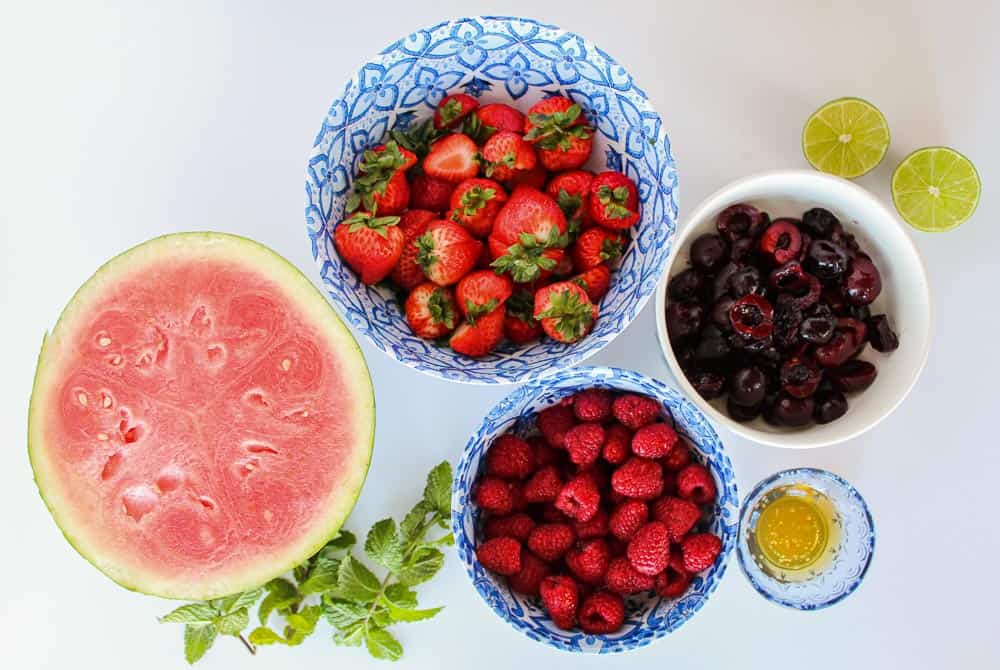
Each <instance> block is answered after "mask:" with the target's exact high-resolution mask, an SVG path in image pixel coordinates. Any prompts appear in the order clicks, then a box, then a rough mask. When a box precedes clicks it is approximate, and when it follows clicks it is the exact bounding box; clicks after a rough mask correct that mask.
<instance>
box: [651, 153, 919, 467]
mask: <svg viewBox="0 0 1000 670" xmlns="http://www.w3.org/2000/svg"><path fill="white" fill-rule="evenodd" d="M740 202H745V203H749V204H751V205H754V206H756V207H759V208H760V209H762V210H765V211H767V212H768V213H769V214H770V215H771V217H772V218H777V217H781V216H790V217H795V218H799V217H801V216H802V213H803V212H805V211H806V210H808V209H810V208H812V207H824V208H826V209H828V210H830V211H831V212H833V213H834V214H835V215H836V216H837V218H839V219H840V221H841V223H843V224H844V227H845V228H846V229H847V231H848V232H850V233H851V234H853V235H855V236H856V237H857V238H858V242H859V243H860V245H861V248H862V249H864V250H865V251H866V252H868V254H869V255H870V256H871V257H872V260H874V261H875V264H876V265H877V266H878V269H879V272H880V274H881V276H882V294H881V295H880V296H879V297H878V298H877V299H876V300H875V302H874V303H873V304H872V305H871V311H872V314H881V313H885V314H888V315H889V320H890V322H891V323H892V324H893V327H894V328H895V330H896V332H897V333H898V334H899V349H897V350H896V351H894V352H892V353H891V354H880V353H878V352H877V351H874V350H873V349H872V348H871V347H866V348H865V350H864V351H863V352H862V354H861V359H862V360H867V361H870V362H872V363H874V364H875V366H876V367H877V368H878V377H877V378H876V379H875V383H874V384H873V385H872V386H871V388H869V389H868V390H866V391H864V392H863V393H857V394H852V395H850V396H849V397H848V402H849V404H850V406H849V408H848V410H847V414H845V415H844V416H842V417H841V418H839V419H837V420H836V421H833V422H831V423H827V424H823V425H817V424H813V425H809V426H804V427H802V428H783V427H776V426H771V425H769V424H768V423H767V422H765V421H764V420H763V419H761V418H757V419H755V420H753V421H750V422H748V423H739V422H737V421H734V420H732V419H730V418H729V415H728V414H727V413H726V409H725V406H726V402H725V398H724V397H723V398H720V399H716V400H711V401H709V400H705V399H704V398H702V397H701V396H700V395H699V394H698V392H697V391H695V390H694V387H692V386H691V384H690V383H689V382H688V380H687V377H686V376H685V375H684V371H683V370H681V367H680V365H679V364H678V362H677V357H676V356H675V355H674V350H673V346H672V345H671V344H670V338H669V337H668V335H667V326H666V318H665V314H666V308H667V284H668V283H669V281H670V277H673V276H674V275H675V274H677V273H678V272H681V271H682V270H684V269H685V268H687V267H689V258H690V248H691V243H692V242H693V241H694V240H695V239H696V238H697V237H698V236H699V235H702V234H704V233H709V232H714V231H715V230H716V228H715V219H716V217H717V216H718V214H719V212H721V211H722V210H723V209H725V208H726V207H728V206H730V205H733V204H736V203H740ZM930 330H931V298H930V287H929V284H928V281H927V272H926V270H925V269H924V264H923V261H922V260H921V258H920V253H919V252H918V251H917V248H916V246H914V244H913V241H912V240H911V239H910V236H909V235H908V234H907V233H906V231H905V230H904V226H903V224H902V223H900V221H899V219H897V218H896V215H895V214H894V213H893V212H891V211H890V210H889V209H888V208H887V207H886V206H885V205H884V204H882V203H881V202H880V201H879V200H878V199H877V198H876V197H875V196H873V195H872V194H871V193H869V192H868V191H866V190H865V189H863V188H861V187H860V186H858V185H857V184H854V183H852V182H849V181H847V180H845V179H841V178H839V177H834V176H831V175H828V174H823V173H822V172H813V171H808V170H783V171H780V172H765V173H761V174H758V175H753V176H750V177H745V178H743V179H738V180H737V181H734V182H732V183H730V184H728V185H726V186H724V187H723V188H721V189H720V190H718V191H716V192H715V193H713V194H712V195H710V196H709V197H708V198H706V199H705V200H704V201H703V202H702V203H701V204H700V205H698V207H697V208H696V209H695V210H694V211H693V212H692V213H691V214H690V216H689V217H688V220H687V222H686V223H685V225H684V228H683V230H682V231H681V232H680V233H679V234H678V237H677V241H676V243H675V245H674V249H673V251H672V252H671V255H670V259H669V260H668V261H667V272H665V273H664V275H663V277H662V280H661V281H660V285H659V286H658V287H657V289H656V333H657V336H658V338H659V340H660V349H661V351H662V352H663V357H664V358H665V359H666V360H667V365H669V366H670V370H671V372H673V374H674V377H676V378H677V383H678V384H679V385H680V388H681V389H682V390H683V391H684V393H685V394H687V396H688V397H689V398H691V400H692V401H693V402H694V403H695V404H696V405H698V407H700V408H701V409H702V410H703V411H704V412H705V413H706V414H708V416H709V417H711V419H712V420H713V421H715V422H716V424H718V425H722V426H725V427H726V428H728V429H729V430H731V431H733V432H734V433H736V434H737V435H741V436H743V437H745V438H747V439H748V440H752V441H753V442H757V443H759V444H767V445H770V446H773V447H792V448H811V447H824V446H828V445H831V444H837V443H840V442H844V441H846V440H849V439H851V438H853V437H857V436H858V435H860V434H861V433H864V432H865V431H867V430H868V429H870V428H872V427H873V426H875V425H876V424H878V423H879V422H880V421H881V420H882V419H884V418H885V417H887V416H889V414H891V413H892V412H893V410H895V409H896V408H897V407H899V405H900V403H902V402H903V400H904V399H905V398H906V396H907V394H908V393H909V392H910V390H911V389H912V388H913V386H914V385H915V384H916V383H917V378H918V377H919V376H920V373H921V371H922V370H923V369H924V364H925V363H926V362H927V353H928V350H929V348H930Z"/></svg>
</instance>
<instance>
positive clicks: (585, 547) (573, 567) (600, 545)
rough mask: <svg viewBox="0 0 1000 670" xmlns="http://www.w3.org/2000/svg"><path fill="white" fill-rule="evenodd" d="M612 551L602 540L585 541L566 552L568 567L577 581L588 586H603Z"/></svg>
mask: <svg viewBox="0 0 1000 670" xmlns="http://www.w3.org/2000/svg"><path fill="white" fill-rule="evenodd" d="M610 559H611V551H610V550H609V549H608V543H607V542H605V541H604V540H603V539H601V538H595V539H593V540H584V541H583V542H581V543H580V544H579V545H578V546H576V547H573V548H572V549H570V550H569V551H568V552H566V567H567V568H569V571H570V572H572V573H573V574H574V575H575V576H576V578H577V579H579V580H580V581H581V582H584V583H586V584H594V585H598V584H603V583H604V573H606V572H607V571H608V561H609V560H610Z"/></svg>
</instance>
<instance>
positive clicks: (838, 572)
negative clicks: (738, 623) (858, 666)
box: [737, 468, 875, 611]
mask: <svg viewBox="0 0 1000 670" xmlns="http://www.w3.org/2000/svg"><path fill="white" fill-rule="evenodd" d="M789 484H805V485H806V486H809V487H811V488H813V489H815V490H817V491H819V492H820V493H822V494H824V495H825V496H826V497H827V498H828V499H829V500H830V502H831V503H832V504H833V508H834V509H835V510H836V518H835V519H834V520H833V524H834V525H836V527H837V530H838V532H839V536H840V537H839V541H838V544H837V546H836V547H834V548H833V552H832V559H831V562H830V563H829V564H828V565H826V566H825V567H824V568H823V569H822V570H820V571H817V573H816V574H815V575H813V576H811V577H810V578H809V579H807V580H805V581H780V580H778V579H776V578H774V577H772V576H771V575H769V574H767V573H766V572H765V571H764V570H763V569H762V568H761V566H760V565H759V564H758V562H757V561H756V560H755V559H754V556H753V552H752V550H751V548H750V542H749V538H750V535H751V534H752V533H753V529H754V526H755V525H756V523H757V517H758V513H757V511H756V509H755V508H756V507H757V503H758V501H759V500H760V499H761V498H762V497H763V496H764V495H765V494H767V493H768V492H769V491H771V490H773V489H775V488H777V487H779V486H784V485H789ZM737 547H738V548H737V554H738V556H739V561H740V568H741V569H742V570H743V574H745V575H746V577H747V579H748V580H749V581H750V584H751V585H752V586H753V587H754V588H755V589H757V592H758V593H760V594H761V595H762V596H764V597H765V598H767V599H768V600H770V601H771V602H773V603H777V604H778V605H783V606H784V607H791V608H792V609H797V610H803V611H811V610H818V609H823V608H824V607H829V606H830V605H833V604H835V603H838V602H840V601H841V600H843V599H844V598H846V597H847V596H849V595H851V594H852V593H854V591H855V589H857V588H858V586H860V585H861V582H862V581H863V580H864V578H865V573H867V572H868V565H869V564H870V563H871V560H872V555H873V554H874V553H875V523H874V521H873V520H872V515H871V512H869V511H868V505H867V503H865V499H864V498H862V497H861V494H860V493H858V491H857V489H855V488H854V487H853V486H851V485H850V484H849V483H847V482H846V481H845V480H844V479H842V478H841V477H839V476H837V475H835V474H833V473H832V472H827V471H826V470H817V469H815V468H797V469H794V470H785V471H783V472H778V473H775V474H773V475H771V476H770V477H768V478H767V479H765V480H764V481H762V482H760V483H759V484H757V486H755V487H754V489H753V491H751V492H750V495H749V496H748V497H747V499H746V501H745V502H744V503H743V509H742V511H741V512H740V531H739V543H738V545H737Z"/></svg>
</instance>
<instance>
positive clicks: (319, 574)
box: [299, 556, 341, 596]
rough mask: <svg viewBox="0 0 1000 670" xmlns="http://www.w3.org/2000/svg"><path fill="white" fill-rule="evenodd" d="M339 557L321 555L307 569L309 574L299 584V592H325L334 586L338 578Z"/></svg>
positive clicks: (306, 593) (305, 593) (303, 593)
mask: <svg viewBox="0 0 1000 670" xmlns="http://www.w3.org/2000/svg"><path fill="white" fill-rule="evenodd" d="M340 563H341V559H339V558H335V557H333V556H321V557H319V558H317V559H316V563H315V564H314V565H313V566H312V568H311V569H310V570H309V575H308V576H307V577H306V578H305V579H304V580H303V581H302V582H301V583H300V584H299V593H301V594H302V595H304V596H305V595H309V594H311V593H326V592H327V591H329V590H331V589H333V588H335V587H336V586H337V582H338V580H339V578H340Z"/></svg>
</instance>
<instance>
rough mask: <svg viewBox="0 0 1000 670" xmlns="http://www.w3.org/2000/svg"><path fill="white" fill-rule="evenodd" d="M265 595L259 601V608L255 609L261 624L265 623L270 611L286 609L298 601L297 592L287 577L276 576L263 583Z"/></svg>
mask: <svg viewBox="0 0 1000 670" xmlns="http://www.w3.org/2000/svg"><path fill="white" fill-rule="evenodd" d="M264 588H265V589H266V590H267V595H266V596H265V597H264V599H263V600H262V601H260V608H259V609H258V610H257V618H258V619H259V620H260V623H261V625H262V626H263V625H267V619H268V617H269V616H271V612H273V611H275V610H278V611H281V610H283V609H286V608H288V607H290V606H292V605H294V604H295V603H297V602H298V601H299V598H300V596H299V592H298V590H297V589H296V588H295V585H294V584H292V583H291V582H290V581H288V580H287V579H282V578H280V577H278V578H277V579H272V580H271V581H269V582H268V583H267V584H265V585H264Z"/></svg>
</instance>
